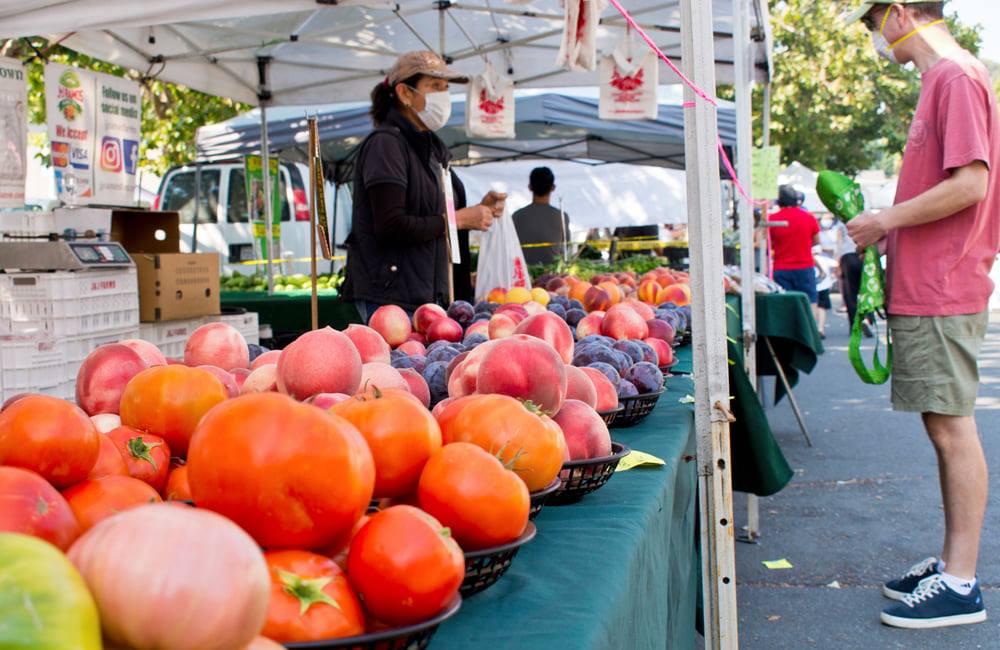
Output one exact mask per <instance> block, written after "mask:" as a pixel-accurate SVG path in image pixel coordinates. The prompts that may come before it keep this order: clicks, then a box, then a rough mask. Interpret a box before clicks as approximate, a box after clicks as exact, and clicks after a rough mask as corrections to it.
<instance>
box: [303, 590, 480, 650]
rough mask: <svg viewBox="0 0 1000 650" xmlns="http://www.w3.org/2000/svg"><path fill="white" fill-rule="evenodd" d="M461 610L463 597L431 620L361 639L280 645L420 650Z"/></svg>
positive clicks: (332, 649) (333, 649)
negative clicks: (441, 625)
mask: <svg viewBox="0 0 1000 650" xmlns="http://www.w3.org/2000/svg"><path fill="white" fill-rule="evenodd" d="M461 606H462V597H461V596H457V595H456V596H455V598H453V599H452V601H451V602H450V603H449V604H448V606H447V607H445V608H444V611H442V612H441V613H440V614H438V615H437V616H435V617H434V618H431V619H428V620H426V621H423V622H422V623H417V624H416V625H407V626H406V627H397V628H393V629H391V630H380V631H378V632H372V633H370V634H362V635H360V636H350V637H344V638H342V639H328V640H326V641H303V642H300V643H285V644H283V645H284V646H285V647H286V648H289V650H422V649H423V648H426V647H427V646H428V644H430V642H431V637H432V636H434V633H435V632H437V629H438V625H440V624H441V623H443V622H444V621H445V620H447V619H449V618H451V617H452V616H453V615H454V614H455V612H457V611H458V608H459V607H461Z"/></svg>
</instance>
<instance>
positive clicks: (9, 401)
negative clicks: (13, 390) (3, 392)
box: [0, 393, 34, 411]
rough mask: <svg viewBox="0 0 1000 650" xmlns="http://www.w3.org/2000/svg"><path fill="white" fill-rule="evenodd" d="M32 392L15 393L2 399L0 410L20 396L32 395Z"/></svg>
mask: <svg viewBox="0 0 1000 650" xmlns="http://www.w3.org/2000/svg"><path fill="white" fill-rule="evenodd" d="M33 394H34V393H17V394H15V395H11V396H10V397H8V398H7V399H5V400H4V402H3V405H0V411H6V410H7V407H8V406H10V405H11V404H13V403H14V402H16V401H17V400H19V399H21V398H22V397H27V396H28V395H33Z"/></svg>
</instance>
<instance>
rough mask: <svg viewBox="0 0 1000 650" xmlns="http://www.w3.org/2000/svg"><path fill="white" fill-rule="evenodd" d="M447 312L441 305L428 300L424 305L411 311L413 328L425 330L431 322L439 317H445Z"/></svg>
mask: <svg viewBox="0 0 1000 650" xmlns="http://www.w3.org/2000/svg"><path fill="white" fill-rule="evenodd" d="M447 317H448V313H447V312H446V311H445V310H444V308H443V307H441V305H436V304H434V303H432V302H429V303H427V304H424V305H420V306H419V307H417V310H416V311H415V312H413V329H415V330H416V331H418V332H426V331H427V328H429V327H430V326H431V323H433V322H434V321H436V320H437V319H439V318H447Z"/></svg>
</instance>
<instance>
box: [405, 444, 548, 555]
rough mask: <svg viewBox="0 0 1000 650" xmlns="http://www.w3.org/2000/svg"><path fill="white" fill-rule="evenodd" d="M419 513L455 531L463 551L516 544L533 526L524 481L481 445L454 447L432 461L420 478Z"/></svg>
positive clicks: (437, 454)
mask: <svg viewBox="0 0 1000 650" xmlns="http://www.w3.org/2000/svg"><path fill="white" fill-rule="evenodd" d="M417 494H418V496H419V499H420V507H421V508H423V509H424V510H425V511H426V512H427V513H428V514H430V515H433V516H434V517H436V518H437V519H438V521H440V522H441V524H442V525H444V526H447V527H448V528H450V529H451V534H452V535H453V536H454V537H455V539H456V540H457V541H458V543H459V544H461V546H462V548H464V549H466V550H478V549H482V548H489V547H492V546H499V545H501V544H506V543H507V542H509V541H511V540H514V539H517V538H518V537H520V536H521V533H523V532H524V527H525V526H526V525H527V524H528V511H529V510H530V509H531V496H530V495H529V494H528V488H527V486H525V484H524V481H522V480H521V478H520V477H519V476H518V475H517V474H515V473H514V472H512V471H510V470H509V469H507V468H505V467H504V466H503V464H502V463H501V462H500V461H499V460H497V458H496V456H492V455H490V454H488V453H487V452H485V451H483V449H481V448H479V447H477V446H476V445H473V444H470V443H467V442H455V443H452V444H450V445H445V446H444V447H442V448H441V450H440V451H439V452H438V453H436V454H434V455H433V456H431V459H430V460H429V461H427V464H426V465H425V466H424V472H423V474H421V475H420V487H419V488H418V490H417Z"/></svg>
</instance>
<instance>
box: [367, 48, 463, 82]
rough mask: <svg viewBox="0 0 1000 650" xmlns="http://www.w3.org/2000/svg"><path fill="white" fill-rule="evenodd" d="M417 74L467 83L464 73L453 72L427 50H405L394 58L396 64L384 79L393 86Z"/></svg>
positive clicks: (438, 57) (440, 59)
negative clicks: (404, 52)
mask: <svg viewBox="0 0 1000 650" xmlns="http://www.w3.org/2000/svg"><path fill="white" fill-rule="evenodd" d="M418 74H422V75H425V76H428V77H435V78H437V79H446V80H448V81H453V82H455V83H460V84H464V83H469V78H468V77H467V76H466V75H464V74H461V73H459V72H455V71H454V70H452V69H451V68H449V67H448V66H447V65H446V64H445V62H444V59H442V58H441V57H440V56H438V55H437V54H435V53H434V52H429V51H420V52H407V53H406V54H402V55H400V57H399V58H398V59H396V65H394V66H392V70H390V71H389V74H388V75H387V76H386V81H388V82H389V85H390V86H395V85H396V84H398V83H399V82H401V81H404V80H406V79H409V78H410V77H412V76H414V75H418Z"/></svg>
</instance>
